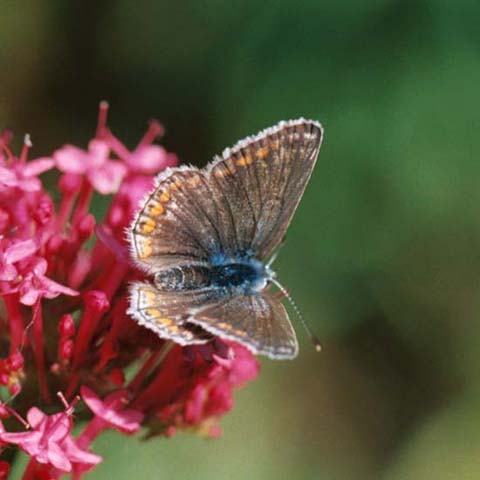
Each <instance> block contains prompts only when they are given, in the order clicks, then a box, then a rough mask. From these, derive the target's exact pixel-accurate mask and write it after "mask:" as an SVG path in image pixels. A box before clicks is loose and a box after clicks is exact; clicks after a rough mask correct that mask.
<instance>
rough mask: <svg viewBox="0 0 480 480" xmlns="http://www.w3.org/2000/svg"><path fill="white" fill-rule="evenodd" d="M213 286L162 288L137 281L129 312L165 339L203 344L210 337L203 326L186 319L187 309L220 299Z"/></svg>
mask: <svg viewBox="0 0 480 480" xmlns="http://www.w3.org/2000/svg"><path fill="white" fill-rule="evenodd" d="M217 295H218V293H217V292H215V291H214V290H212V289H198V290H189V291H171V292H167V291H160V290H158V289H157V288H156V287H155V286H154V285H151V284H149V283H140V282H138V283H134V284H133V285H132V286H131V288H130V307H129V309H128V313H129V314H130V315H131V316H132V317H133V318H134V319H135V320H136V321H137V323H139V324H140V325H143V326H145V327H147V328H148V329H150V330H152V331H154V332H155V333H156V334H157V335H158V336H159V337H161V338H164V339H165V340H172V341H174V342H175V343H178V344H180V345H191V344H194V343H204V342H205V341H208V340H210V339H211V335H208V334H206V332H205V331H203V330H202V329H201V328H198V327H197V326H196V325H192V324H189V323H188V322H187V316H188V312H189V311H191V310H192V309H195V308H199V307H204V306H205V305H209V304H212V303H215V302H216V301H217Z"/></svg>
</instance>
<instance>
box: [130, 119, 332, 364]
mask: <svg viewBox="0 0 480 480" xmlns="http://www.w3.org/2000/svg"><path fill="white" fill-rule="evenodd" d="M322 137H323V129H322V126H321V125H320V123H318V122H316V121H312V120H305V119H303V118H300V119H297V120H290V121H286V122H285V121H282V122H280V123H278V124H277V125H275V126H273V127H270V128H267V129H266V130H263V131H262V132H260V133H258V134H257V135H255V136H251V137H247V138H245V139H243V140H240V141H239V142H238V143H237V144H236V145H235V146H234V147H232V148H227V149H226V150H224V152H223V154H222V155H221V156H216V157H215V158H214V159H213V161H212V162H210V163H209V164H208V165H207V166H206V167H205V168H202V169H199V168H196V167H193V166H180V167H176V168H168V169H166V170H165V171H163V172H162V173H160V174H159V175H158V177H157V179H156V186H155V189H154V190H153V192H151V193H150V194H149V195H148V196H147V197H146V199H145V200H144V201H143V202H142V204H141V207H140V210H139V212H138V213H137V215H136V217H135V218H134V220H133V223H132V225H131V227H130V229H129V243H130V250H131V255H132V258H133V259H134V261H135V263H136V264H137V265H138V266H139V267H141V268H142V269H143V270H144V271H145V272H147V273H148V274H149V275H150V276H151V278H152V281H151V282H137V283H134V284H133V285H132V287H131V291H130V305H129V309H128V312H129V314H130V315H131V316H132V317H133V318H134V319H135V320H136V321H137V322H138V323H139V324H140V325H143V326H145V327H147V328H149V329H150V330H153V331H154V332H155V333H156V334H157V335H158V336H159V337H161V338H163V339H167V340H172V341H173V342H175V343H177V344H180V345H191V344H196V343H204V342H207V341H209V340H211V338H212V336H218V337H220V338H223V339H229V340H233V341H235V342H238V343H240V344H242V345H244V346H245V347H247V348H248V349H249V350H250V351H251V352H253V353H254V354H259V355H266V356H267V357H270V358H272V359H289V358H294V357H295V356H296V355H297V353H298V342H297V338H296V335H295V331H294V329H293V327H292V324H291V322H290V320H289V317H288V314H287V311H286V309H285V307H284V306H283V305H282V303H281V301H280V299H279V298H278V296H275V295H272V294H271V293H269V292H268V287H269V286H270V285H271V284H272V283H274V284H276V285H277V286H279V287H280V288H281V285H280V284H278V282H277V281H276V279H275V277H276V275H275V272H274V271H273V269H272V268H271V264H272V261H273V258H274V257H272V255H274V252H276V251H277V249H278V247H279V245H280V244H281V242H282V240H283V238H284V236H285V233H286V230H287V228H288V226H289V224H290V221H291V219H292V217H293V214H294V212H295V210H296V208H297V206H298V204H299V202H300V199H301V197H302V195H303V192H304V190H305V187H306V185H307V183H308V180H309V179H310V176H311V174H312V171H313V168H314V166H315V163H316V160H317V156H318V152H319V149H320V145H321V142H322ZM271 257H272V258H271ZM269 258H271V260H268V259H269ZM283 292H284V294H285V295H287V296H288V294H287V293H286V291H285V290H283Z"/></svg>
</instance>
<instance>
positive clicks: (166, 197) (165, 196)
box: [158, 192, 170, 203]
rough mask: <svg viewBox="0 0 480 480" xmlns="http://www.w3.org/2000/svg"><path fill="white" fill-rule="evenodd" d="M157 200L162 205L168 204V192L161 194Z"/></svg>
mask: <svg viewBox="0 0 480 480" xmlns="http://www.w3.org/2000/svg"><path fill="white" fill-rule="evenodd" d="M158 199H159V200H160V201H161V202H162V203H165V202H168V201H169V200H170V194H169V193H168V192H163V193H162V194H161V195H160V197H159V198H158Z"/></svg>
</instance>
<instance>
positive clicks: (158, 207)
mask: <svg viewBox="0 0 480 480" xmlns="http://www.w3.org/2000/svg"><path fill="white" fill-rule="evenodd" d="M148 213H149V214H150V215H151V216H152V217H158V216H159V215H162V214H163V213H165V207H164V206H163V205H162V204H161V203H157V204H155V205H153V206H151V207H150V211H149V212H148Z"/></svg>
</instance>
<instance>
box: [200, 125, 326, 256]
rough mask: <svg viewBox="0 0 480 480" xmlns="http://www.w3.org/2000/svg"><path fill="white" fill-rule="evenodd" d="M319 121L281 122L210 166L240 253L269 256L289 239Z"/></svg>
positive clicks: (318, 138) (216, 194)
mask: <svg viewBox="0 0 480 480" xmlns="http://www.w3.org/2000/svg"><path fill="white" fill-rule="evenodd" d="M322 136H323V129H322V126H321V125H320V124H319V123H318V122H314V121H311V120H305V119H303V118H301V119H298V120H291V121H289V122H280V123H279V124H278V125H276V126H275V127H272V128H269V129H267V130H264V131H263V132H261V133H259V134H258V135H256V136H255V137H247V138H246V139H244V140H242V141H240V142H239V143H238V144H237V145H235V146H234V147H233V148H231V149H226V150H225V151H224V152H223V155H222V157H221V158H217V159H216V160H215V161H214V162H213V163H212V164H211V165H210V167H209V168H208V173H209V175H210V182H211V184H212V188H213V191H214V198H215V200H216V202H217V203H218V204H221V205H223V206H224V208H225V209H226V210H228V211H230V212H231V213H232V218H233V221H232V223H233V227H232V228H231V230H232V231H233V232H234V233H235V237H234V238H235V241H236V247H237V250H236V251H237V252H238V251H239V252H250V253H251V254H253V255H254V256H256V257H257V258H260V259H264V258H266V257H268V256H269V255H270V254H271V253H272V251H273V250H274V249H275V248H276V247H277V246H278V245H279V243H280V242H281V241H282V239H283V237H284V236H285V232H286V230H287V228H288V226H289V224H290V221H291V219H292V216H293V214H294V213H295V210H296V208H297V206H298V204H299V202H300V199H301V197H302V195H303V192H304V191H305V187H306V185H307V183H308V180H309V178H310V176H311V174H312V171H313V168H314V166H315V163H316V160H317V156H318V152H319V149H320V145H321V141H322Z"/></svg>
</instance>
